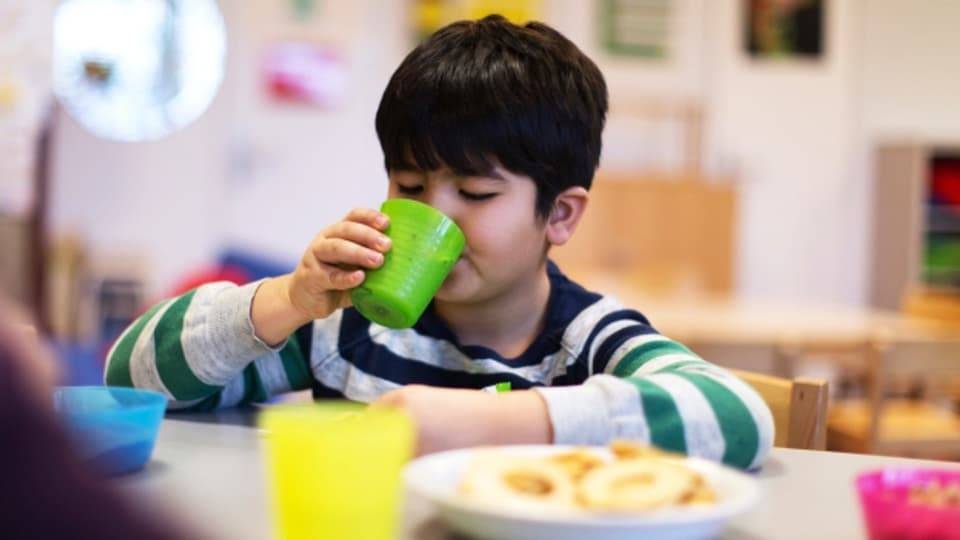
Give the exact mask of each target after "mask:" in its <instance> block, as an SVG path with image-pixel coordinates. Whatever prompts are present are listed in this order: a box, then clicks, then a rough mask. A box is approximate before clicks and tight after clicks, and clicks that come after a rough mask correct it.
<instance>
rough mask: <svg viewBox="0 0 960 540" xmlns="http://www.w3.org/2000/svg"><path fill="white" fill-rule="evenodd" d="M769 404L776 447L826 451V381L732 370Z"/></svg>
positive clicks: (731, 370)
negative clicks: (774, 429) (774, 430)
mask: <svg viewBox="0 0 960 540" xmlns="http://www.w3.org/2000/svg"><path fill="white" fill-rule="evenodd" d="M729 371H730V372H731V373H733V374H734V375H736V376H738V377H740V378H741V379H743V380H744V381H746V383H747V384H749V385H750V386H752V387H753V388H754V390H756V391H757V393H759V394H760V396H761V397H762V398H763V400H764V401H766V402H767V405H768V406H769V407H770V412H772V413H773V423H774V426H775V428H776V434H775V435H774V441H773V442H774V446H781V447H786V448H801V449H806V450H824V449H826V447H827V404H828V401H829V400H828V395H827V382H826V381H825V380H823V379H815V378H811V377H797V378H795V379H786V378H783V377H775V376H773V375H765V374H762V373H755V372H751V371H742V370H738V369H730V370H729Z"/></svg>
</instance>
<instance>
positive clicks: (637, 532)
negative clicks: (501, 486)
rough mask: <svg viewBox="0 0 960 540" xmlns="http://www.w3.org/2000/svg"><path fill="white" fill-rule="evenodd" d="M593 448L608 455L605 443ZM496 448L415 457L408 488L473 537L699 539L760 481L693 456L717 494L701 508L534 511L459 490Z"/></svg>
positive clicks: (543, 448)
mask: <svg viewBox="0 0 960 540" xmlns="http://www.w3.org/2000/svg"><path fill="white" fill-rule="evenodd" d="M572 448H574V447H569V446H568V447H564V446H550V445H531V446H505V447H498V448H497V449H498V451H504V452H511V453H512V452H516V453H520V454H522V455H529V456H538V455H548V454H551V453H556V452H561V451H568V450H571V449H572ZM591 450H593V451H595V452H597V453H599V454H604V455H609V452H608V451H607V449H606V448H605V447H596V448H591ZM477 451H485V452H489V451H490V449H489V448H486V449H469V448H468V449H464V450H453V451H450V452H441V453H438V454H431V455H428V456H424V457H421V458H418V459H416V460H414V461H412V462H410V463H409V464H408V465H407V467H406V470H405V471H404V482H405V483H406V486H407V489H409V490H410V491H411V492H412V493H415V494H416V495H419V496H421V497H423V498H425V499H426V500H428V501H430V502H432V503H433V504H434V505H435V506H436V508H437V512H438V514H439V516H440V518H441V519H442V520H443V521H444V522H445V523H446V524H447V525H448V526H449V527H450V528H452V529H454V530H456V531H459V532H461V533H464V534H467V535H469V536H471V537H474V538H483V539H491V540H494V539H496V540H503V539H511V540H543V539H547V538H549V539H551V540H585V539H590V540H621V539H623V540H626V539H630V540H636V539H639V538H656V539H663V540H681V539H682V540H694V539H704V538H712V537H714V536H716V535H717V533H719V532H720V529H721V528H722V527H723V525H724V524H725V523H726V522H727V520H728V519H730V517H732V516H734V515H735V514H739V513H741V512H743V511H744V510H746V509H748V508H749V507H751V506H752V505H753V504H754V503H755V502H756V501H757V499H758V497H759V494H760V488H759V485H758V484H757V481H756V480H755V479H754V478H752V477H750V476H749V475H747V474H745V473H743V472H740V471H738V470H735V469H732V468H729V467H725V466H723V465H720V464H718V463H714V462H712V461H707V460H703V459H698V458H687V459H686V460H685V464H686V465H687V466H689V467H690V468H692V469H694V470H696V471H699V472H700V473H701V474H702V475H703V477H704V479H705V480H706V481H707V482H708V483H709V484H710V485H711V486H712V487H713V489H714V491H715V492H716V494H717V502H716V503H715V504H711V505H706V506H702V507H683V508H665V509H660V510H654V511H649V512H644V513H636V514H628V515H625V514H598V513H590V512H586V511H584V512H578V513H575V514H557V515H553V514H549V515H533V514H531V513H530V512H529V511H528V510H527V511H522V510H519V509H516V508H509V507H503V508H491V507H490V506H489V505H483V504H480V503H477V502H475V501H472V500H470V499H465V498H463V497H461V496H458V495H457V486H458V485H459V483H460V478H461V475H462V473H463V471H464V468H465V466H466V465H467V463H468V461H469V460H470V458H471V454H473V453H474V452H477Z"/></svg>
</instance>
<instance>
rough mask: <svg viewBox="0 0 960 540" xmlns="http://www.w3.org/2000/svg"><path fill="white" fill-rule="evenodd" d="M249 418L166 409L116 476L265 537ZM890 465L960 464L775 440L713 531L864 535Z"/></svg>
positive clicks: (408, 511)
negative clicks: (128, 467)
mask: <svg viewBox="0 0 960 540" xmlns="http://www.w3.org/2000/svg"><path fill="white" fill-rule="evenodd" d="M251 420H252V415H251V413H250V412H243V411H232V412H224V413H217V414H209V415H178V416H173V417H172V418H171V417H168V418H167V419H166V420H164V422H163V425H162V427H161V429H160V437H159V440H158V442H157V447H156V449H155V451H154V454H153V459H152V460H151V462H150V464H149V465H148V466H147V467H146V469H145V470H144V471H142V472H139V473H136V474H133V475H130V476H126V477H123V478H120V479H118V480H117V483H119V484H120V485H122V486H123V487H124V488H126V489H128V490H130V491H133V492H135V493H137V494H139V495H140V496H142V497H144V498H145V499H147V502H148V504H149V503H152V504H157V505H158V506H166V507H169V510H170V511H171V512H172V513H173V514H174V515H175V516H177V517H179V518H180V519H182V520H183V521H184V523H186V524H189V525H192V526H194V527H196V528H197V529H198V530H200V531H201V532H209V533H210V535H211V537H213V538H223V539H232V540H245V539H250V540H254V539H256V540H263V539H266V538H269V537H270V534H271V533H270V531H271V524H270V517H269V510H268V507H267V496H266V492H265V485H266V482H265V477H264V469H263V464H262V460H261V447H260V444H261V443H260V437H259V434H258V431H257V429H256V428H254V427H251V425H250V424H251ZM892 465H904V466H927V467H938V468H955V469H960V463H948V462H933V461H920V460H908V459H903V458H891V457H881V456H864V455H857V454H841V453H833V452H817V451H808V450H788V449H781V448H777V449H774V451H773V453H772V454H771V456H770V457H769V459H768V460H767V462H766V463H765V464H764V466H763V468H762V470H760V471H759V472H758V473H756V476H757V478H758V479H759V480H760V483H761V487H762V490H763V495H762V497H761V501H760V502H759V504H757V506H755V507H754V508H753V509H752V510H750V511H749V512H746V513H744V514H741V515H740V516H738V517H736V518H735V519H733V520H732V521H731V522H730V524H729V527H728V528H727V529H726V530H725V531H724V532H723V534H722V535H721V537H720V538H723V539H733V538H738V539H749V540H753V539H758V540H759V539H766V540H780V539H783V540H788V539H798V540H800V539H803V540H807V539H810V538H830V539H831V540H844V539H862V538H865V537H866V533H865V529H864V527H863V522H862V518H861V515H860V508H859V504H858V501H857V498H856V493H855V491H854V487H853V479H854V477H855V476H856V475H857V473H859V472H861V471H864V470H868V469H872V468H877V467H882V466H892ZM404 520H405V523H404V527H403V538H405V539H411V540H452V539H453V538H455V537H454V536H453V535H452V534H451V533H449V532H448V531H447V529H446V528H445V527H444V526H443V524H442V523H440V522H439V521H438V520H437V519H436V517H435V516H434V513H433V510H432V507H431V506H430V505H429V503H427V502H426V501H423V500H420V499H417V498H414V497H411V496H408V497H407V499H406V508H405V511H404Z"/></svg>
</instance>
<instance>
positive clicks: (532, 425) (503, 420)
mask: <svg viewBox="0 0 960 540" xmlns="http://www.w3.org/2000/svg"><path fill="white" fill-rule="evenodd" d="M492 397H493V398H494V400H495V402H496V403H497V405H496V407H495V411H494V416H493V418H492V419H490V421H489V423H488V426H489V427H488V429H491V430H492V432H491V433H490V434H489V440H491V441H494V442H495V444H551V443H553V425H552V424H551V422H550V414H549V412H548V410H547V404H546V402H545V401H544V399H543V397H541V396H540V394H539V393H538V392H535V391H531V390H519V391H513V392H503V393H499V394H497V395H496V396H492Z"/></svg>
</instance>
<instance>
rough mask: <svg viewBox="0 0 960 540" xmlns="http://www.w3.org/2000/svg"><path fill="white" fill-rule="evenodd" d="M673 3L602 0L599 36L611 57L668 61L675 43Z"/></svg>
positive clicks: (600, 3)
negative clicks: (671, 43)
mask: <svg viewBox="0 0 960 540" xmlns="http://www.w3.org/2000/svg"><path fill="white" fill-rule="evenodd" d="M672 4H673V1H672V0H600V2H599V3H598V4H597V7H598V10H599V13H598V16H597V23H598V36H599V38H600V43H601V45H603V47H604V49H605V50H606V52H607V53H609V54H611V55H614V56H626V57H634V58H646V59H656V60H660V59H665V58H667V57H668V55H669V51H670V40H671V22H672V12H673V5H672Z"/></svg>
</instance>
